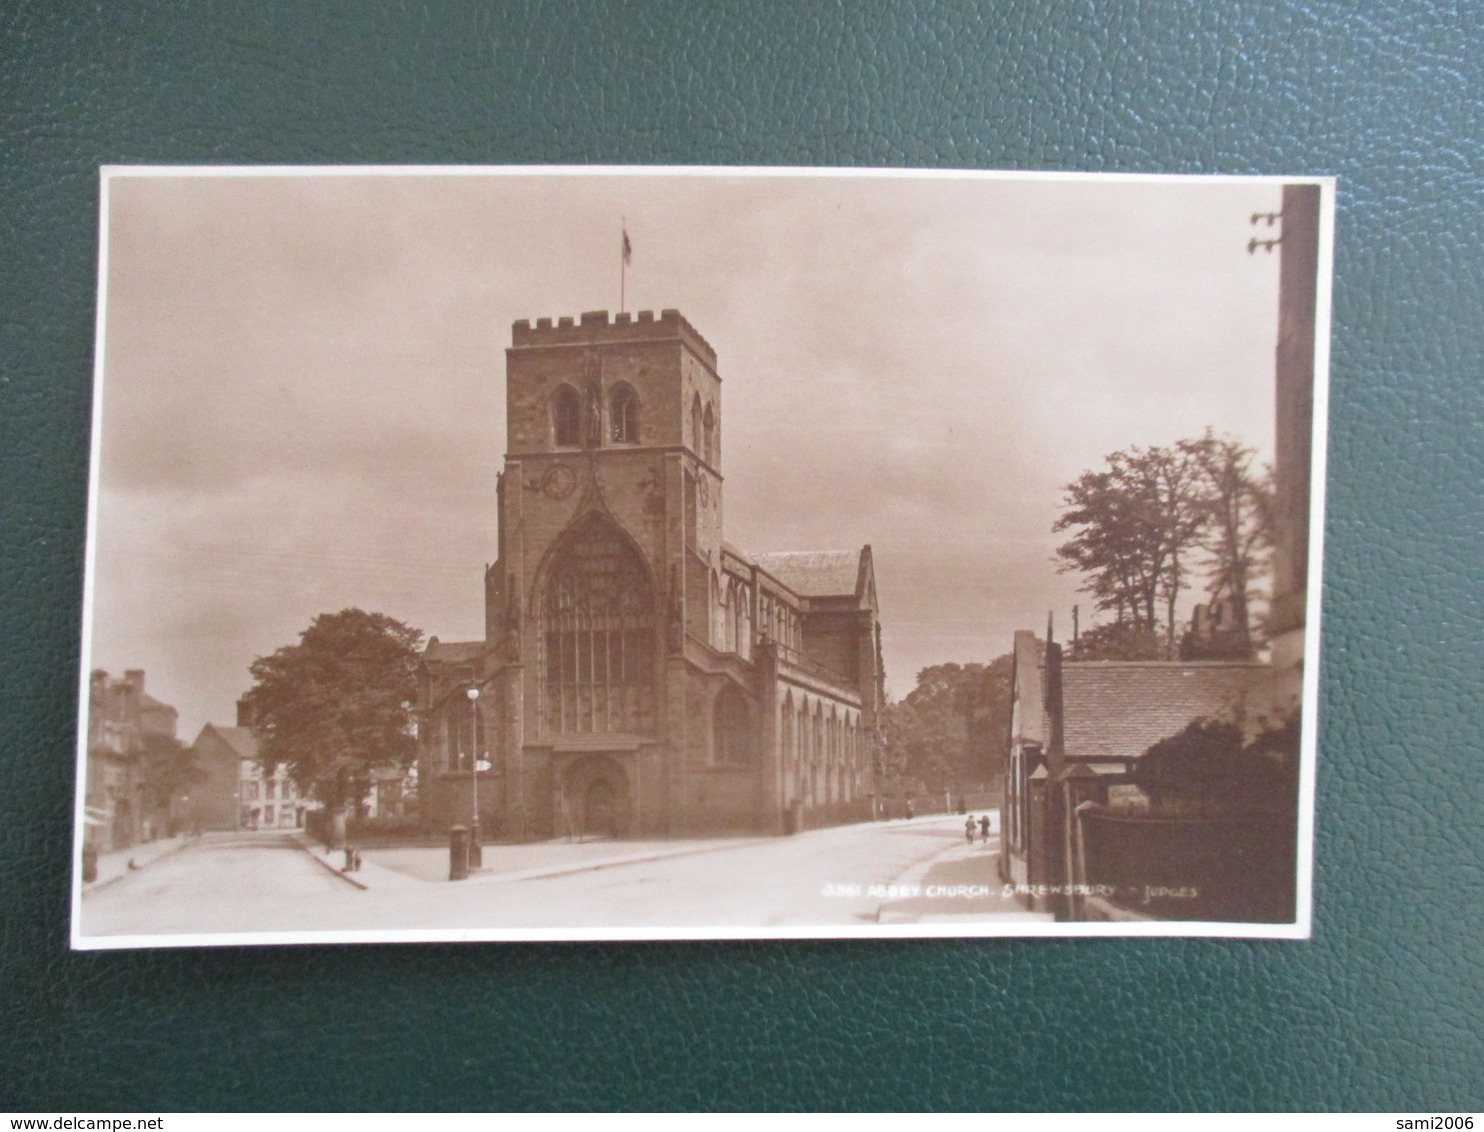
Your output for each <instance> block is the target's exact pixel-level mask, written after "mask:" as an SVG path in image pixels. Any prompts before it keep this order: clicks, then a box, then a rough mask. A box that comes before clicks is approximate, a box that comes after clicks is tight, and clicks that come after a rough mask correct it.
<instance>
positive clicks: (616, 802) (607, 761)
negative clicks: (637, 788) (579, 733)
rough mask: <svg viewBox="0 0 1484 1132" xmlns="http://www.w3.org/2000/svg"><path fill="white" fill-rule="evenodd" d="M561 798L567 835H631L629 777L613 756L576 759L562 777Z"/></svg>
mask: <svg viewBox="0 0 1484 1132" xmlns="http://www.w3.org/2000/svg"><path fill="white" fill-rule="evenodd" d="M561 800H562V809H563V814H564V818H565V821H564V824H565V825H566V827H567V834H568V836H570V837H576V838H578V839H579V840H592V839H594V838H597V839H604V838H615V839H616V838H622V837H627V836H629V823H630V802H629V777H628V775H627V774H625V773H624V770H623V768H622V767H621V766H619V765H618V763H617V762H615V761H614V760H613V759H611V758H608V757H607V756H603V755H593V756H589V757H587V758H584V759H581V760H579V761H578V762H576V763H573V764H572V766H571V768H570V769H569V770H568V771H567V773H566V774H565V775H563V777H562V792H561Z"/></svg>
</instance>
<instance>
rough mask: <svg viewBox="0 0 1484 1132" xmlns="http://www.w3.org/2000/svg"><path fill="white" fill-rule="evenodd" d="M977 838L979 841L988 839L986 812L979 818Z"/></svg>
mask: <svg viewBox="0 0 1484 1132" xmlns="http://www.w3.org/2000/svg"><path fill="white" fill-rule="evenodd" d="M979 839H980V840H981V841H988V840H989V815H988V814H985V815H984V816H983V817H982V818H980V819H979Z"/></svg>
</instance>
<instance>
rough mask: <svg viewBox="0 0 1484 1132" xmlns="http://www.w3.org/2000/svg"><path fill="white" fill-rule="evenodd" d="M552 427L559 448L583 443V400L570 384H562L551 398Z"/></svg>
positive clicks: (573, 446)
mask: <svg viewBox="0 0 1484 1132" xmlns="http://www.w3.org/2000/svg"><path fill="white" fill-rule="evenodd" d="M551 428H552V434H553V437H554V439H555V440H556V443H557V447H559V448H575V447H577V445H579V444H581V443H582V400H581V398H579V397H578V396H577V390H575V389H573V388H572V387H571V386H570V385H564V386H562V387H561V388H560V389H558V390H557V391H556V396H554V397H553V398H552V399H551Z"/></svg>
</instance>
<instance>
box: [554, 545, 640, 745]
mask: <svg viewBox="0 0 1484 1132" xmlns="http://www.w3.org/2000/svg"><path fill="white" fill-rule="evenodd" d="M541 617H542V646H543V648H544V650H545V657H544V663H543V669H542V671H543V675H544V680H543V688H542V694H543V718H544V720H545V725H546V730H547V731H549V732H560V733H573V732H577V733H580V732H620V733H626V734H650V733H652V732H653V731H654V726H655V724H654V720H655V672H654V664H655V660H654V655H655V652H654V650H655V632H656V630H655V603H654V595H653V592H652V586H651V584H650V582H649V577H648V574H647V572H646V571H645V569H644V564H643V561H642V560H641V559H640V557H639V554H638V552H637V551H636V550H635V549H634V548H633V546H632V545H630V543H629V542H628V540H627V539H626V538H625V537H624V535H623V534H622V532H620V531H619V530H618V529H617V528H616V527H615V526H614V525H613V524H612V523H611V522H609V521H608V520H606V519H603V518H601V517H599V516H593V517H591V518H589V519H588V520H587V521H586V522H585V523H584V524H583V525H582V526H581V527H579V528H578V529H577V530H576V531H574V532H573V533H572V534H571V535H569V536H568V538H567V540H566V542H565V543H564V544H563V546H562V547H561V549H560V550H559V551H558V552H557V557H556V559H555V560H554V562H553V563H552V565H551V567H550V569H549V572H548V575H547V580H546V583H545V587H544V589H543V593H542V599H541Z"/></svg>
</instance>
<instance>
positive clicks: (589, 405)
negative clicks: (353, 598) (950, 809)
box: [419, 310, 882, 840]
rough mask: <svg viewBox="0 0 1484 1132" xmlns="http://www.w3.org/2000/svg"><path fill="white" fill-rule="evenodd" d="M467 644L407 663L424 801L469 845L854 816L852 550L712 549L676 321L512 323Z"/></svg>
mask: <svg viewBox="0 0 1484 1132" xmlns="http://www.w3.org/2000/svg"><path fill="white" fill-rule="evenodd" d="M505 375H506V377H505V382H506V406H507V407H506V421H507V424H506V438H505V444H506V449H505V464H504V470H503V471H502V472H501V474H500V477H499V481H498V489H497V498H498V508H499V542H498V550H497V558H496V561H495V563H494V565H492V566H490V567H489V568H488V569H487V571H486V573H485V636H484V640H482V641H469V642H449V643H444V642H440V641H438V640H437V639H436V638H433V639H432V640H430V641H429V644H428V649H427V652H426V653H425V656H424V664H423V677H422V688H421V691H420V709H421V713H420V718H419V747H420V751H421V756H420V769H419V781H420V793H421V795H422V798H423V805H424V817H425V819H426V820H427V822H428V823H429V824H430V825H431V826H434V827H446V826H447V825H449V824H452V823H454V822H465V823H474V824H477V825H478V826H479V827H480V833H481V835H482V836H483V837H484V838H485V839H489V838H500V839H510V840H535V839H541V838H550V837H557V836H570V835H581V836H611V837H664V836H670V835H672V834H676V835H678V834H701V833H721V832H736V833H742V832H747V833H757V832H775V833H777V832H784V831H785V830H788V829H797V828H803V827H804V825H805V824H807V823H808V822H811V821H812V822H815V823H833V822H837V821H843V820H860V819H861V816H862V815H869V814H870V812H871V803H870V790H871V785H870V782H871V765H872V758H871V751H870V748H871V743H872V736H873V735H874V734H875V729H876V726H877V713H878V710H879V707H880V704H881V702H882V688H881V676H880V663H879V654H878V641H879V636H878V633H877V620H876V604H875V603H876V597H875V582H874V575H873V567H872V564H871V556H870V548H869V547H866V548H862V549H861V550H857V551H828V552H814V553H793V554H782V555H771V556H769V555H764V556H760V557H758V558H756V559H754V558H750V557H748V556H747V555H746V554H744V553H742V552H741V551H739V550H738V549H736V548H735V547H732V546H730V545H729V544H726V543H724V542H723V541H722V477H721V443H722V428H721V423H722V422H721V378H720V376H719V375H718V373H717V367H716V353H715V351H714V350H713V349H712V348H711V345H710V344H709V343H708V342H707V341H706V339H705V338H703V337H702V336H701V335H700V334H699V333H698V332H697V331H696V329H695V327H693V326H692V325H691V324H690V323H689V322H688V321H686V319H685V318H684V317H683V316H682V315H681V314H680V312H679V311H676V310H664V311H661V312H660V313H659V314H658V316H656V315H655V314H654V313H653V312H651V311H640V312H639V313H638V314H637V315H635V316H630V315H628V314H625V313H620V314H618V315H617V316H614V317H610V315H609V313H608V312H607V311H589V312H587V313H585V314H583V315H582V316H581V317H580V318H578V319H572V318H562V319H558V320H556V321H555V322H553V321H552V320H551V319H546V318H543V319H539V320H537V321H536V322H535V324H534V325H533V324H532V323H530V322H529V321H526V320H521V321H519V322H516V323H515V324H514V326H513V327H512V332H511V344H510V346H509V348H508V349H507V350H506V352H505Z"/></svg>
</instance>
